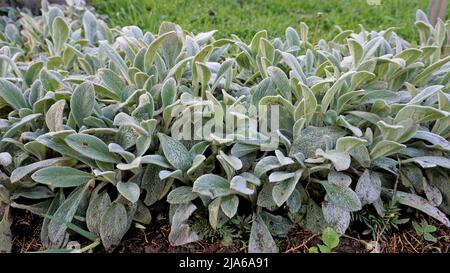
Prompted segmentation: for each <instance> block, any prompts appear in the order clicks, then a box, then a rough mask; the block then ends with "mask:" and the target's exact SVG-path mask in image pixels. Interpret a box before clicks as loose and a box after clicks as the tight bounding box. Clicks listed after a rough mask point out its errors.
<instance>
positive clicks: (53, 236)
mask: <svg viewBox="0 0 450 273" xmlns="http://www.w3.org/2000/svg"><path fill="white" fill-rule="evenodd" d="M86 191H87V186H80V187H78V188H77V189H76V190H74V191H73V192H72V193H71V194H70V196H69V197H68V198H67V199H66V200H64V202H63V203H62V204H61V206H60V207H59V208H58V209H57V210H56V212H55V214H53V217H54V219H52V220H51V221H50V223H49V225H48V230H49V233H48V234H49V238H50V240H51V241H52V242H56V241H58V240H59V238H60V237H61V236H64V233H65V232H66V230H67V226H66V225H65V224H64V223H63V222H61V221H65V222H69V223H70V222H72V219H73V217H74V216H75V213H76V211H77V209H78V206H79V205H80V203H81V200H82V199H83V197H84V195H85V194H86Z"/></svg>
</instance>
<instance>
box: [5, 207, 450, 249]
mask: <svg viewBox="0 0 450 273" xmlns="http://www.w3.org/2000/svg"><path fill="white" fill-rule="evenodd" d="M422 217H426V216H423V215H422ZM426 219H427V220H428V222H429V223H430V224H433V225H434V226H436V227H437V231H436V232H434V233H433V235H434V236H435V237H436V238H437V239H438V242H436V243H430V242H427V241H425V240H424V239H423V238H421V237H420V236H418V235H417V234H416V232H415V230H414V228H413V227H412V225H411V224H409V223H408V224H405V225H404V226H403V228H402V229H401V231H397V232H392V233H390V234H388V236H386V238H385V239H384V240H383V241H382V242H381V243H380V245H379V247H378V251H379V252H382V253H426V252H443V253H449V252H450V229H448V228H447V227H445V226H444V225H442V224H439V223H437V222H436V221H434V220H432V219H431V218H429V217H426ZM41 225H42V218H40V217H37V216H34V215H33V214H31V213H29V212H23V211H22V212H21V211H17V212H15V218H14V223H13V225H12V227H11V228H12V233H13V252H14V253H23V252H30V251H39V250H43V246H42V244H41V243H40V229H41ZM169 232H170V225H169V223H168V222H167V220H157V221H155V222H153V223H152V224H150V225H149V226H148V227H147V228H146V229H145V230H141V229H138V228H131V229H130V230H129V232H128V233H127V234H126V235H125V237H124V238H123V240H122V242H121V244H120V245H119V246H118V247H117V248H116V250H115V251H114V252H118V253H236V252H245V251H246V247H245V246H244V245H243V243H242V241H240V240H235V241H234V242H233V244H231V245H223V244H221V243H220V242H208V241H205V240H202V241H199V242H195V243H191V244H187V245H184V246H177V247H174V246H171V245H170V244H169V241H168V239H167V238H168V236H169ZM353 236H355V237H353ZM73 239H80V240H79V242H80V243H81V244H82V245H83V246H84V245H86V244H88V243H89V242H87V241H86V240H84V239H83V238H76V237H74V238H73ZM277 241H278V245H279V246H280V252H284V253H305V252H308V249H309V248H310V247H312V246H316V245H317V244H320V243H321V241H320V235H318V234H314V233H312V232H310V231H309V230H307V229H304V228H301V227H298V228H295V229H294V230H292V231H291V232H290V233H289V235H288V236H287V237H286V238H283V239H282V240H280V239H277ZM368 244H369V245H368ZM370 245H371V242H370V237H369V236H368V237H367V238H361V237H358V236H357V235H347V234H346V235H344V236H343V237H341V238H340V244H339V246H338V247H337V248H336V249H334V252H338V253H365V252H371V251H373V248H372V247H371V246H370ZM94 252H105V251H104V249H103V248H102V247H97V248H96V249H94Z"/></svg>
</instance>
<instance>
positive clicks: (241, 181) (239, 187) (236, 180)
mask: <svg viewBox="0 0 450 273" xmlns="http://www.w3.org/2000/svg"><path fill="white" fill-rule="evenodd" d="M230 189H233V190H235V191H237V192H240V193H242V194H245V195H251V194H253V193H255V189H254V188H249V187H248V185H247V180H246V179H245V178H244V177H242V176H239V175H237V176H235V177H233V178H232V179H231V181H230Z"/></svg>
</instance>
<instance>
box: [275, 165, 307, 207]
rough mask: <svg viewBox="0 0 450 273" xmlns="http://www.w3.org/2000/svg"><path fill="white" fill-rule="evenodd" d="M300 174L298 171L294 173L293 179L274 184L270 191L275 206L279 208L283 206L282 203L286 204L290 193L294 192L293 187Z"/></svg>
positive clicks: (300, 171)
mask: <svg viewBox="0 0 450 273" xmlns="http://www.w3.org/2000/svg"><path fill="white" fill-rule="evenodd" d="M302 173H303V170H298V171H296V172H295V176H294V177H292V178H290V179H287V180H284V181H281V182H278V183H276V184H275V186H274V187H273V189H272V197H273V200H274V201H275V203H276V204H277V206H279V207H280V206H281V205H283V203H284V202H286V201H287V200H288V199H289V197H290V196H291V194H292V192H293V191H294V190H295V186H296V185H297V183H298V181H299V180H300V177H301V176H302Z"/></svg>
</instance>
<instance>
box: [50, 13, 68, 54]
mask: <svg viewBox="0 0 450 273" xmlns="http://www.w3.org/2000/svg"><path fill="white" fill-rule="evenodd" d="M69 35H70V29H69V27H68V26H67V24H66V22H65V21H64V19H63V18H61V17H59V16H58V17H56V18H55V19H54V20H53V24H52V40H53V45H54V49H55V53H56V55H59V53H60V52H61V51H62V49H63V46H64V43H65V42H66V41H67V39H68V38H69Z"/></svg>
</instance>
